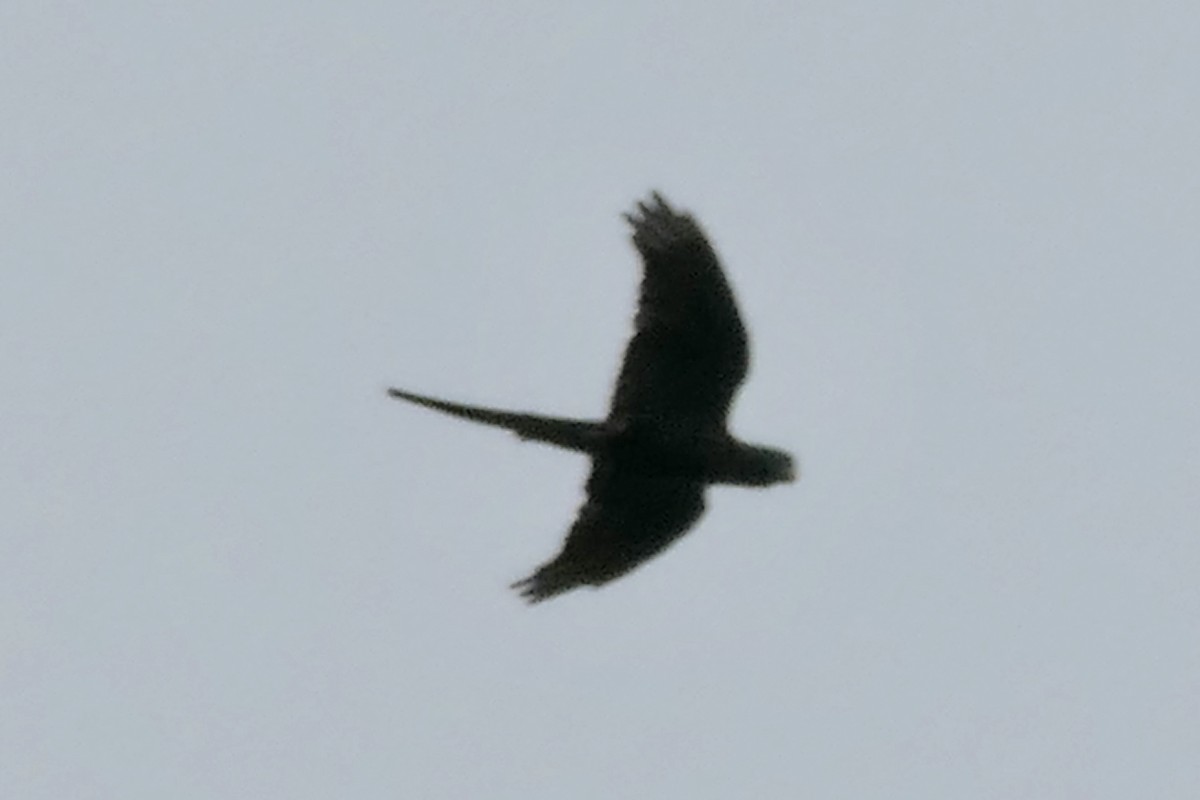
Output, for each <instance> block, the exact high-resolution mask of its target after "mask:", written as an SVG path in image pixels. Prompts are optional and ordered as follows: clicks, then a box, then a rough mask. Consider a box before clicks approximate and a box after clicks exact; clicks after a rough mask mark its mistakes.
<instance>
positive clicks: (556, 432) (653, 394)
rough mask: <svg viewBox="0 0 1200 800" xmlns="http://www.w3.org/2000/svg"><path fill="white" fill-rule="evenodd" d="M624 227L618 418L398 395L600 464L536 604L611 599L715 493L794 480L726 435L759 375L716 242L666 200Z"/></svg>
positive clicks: (532, 581)
mask: <svg viewBox="0 0 1200 800" xmlns="http://www.w3.org/2000/svg"><path fill="white" fill-rule="evenodd" d="M624 217H625V220H626V221H627V222H628V223H629V224H630V225H631V226H632V228H633V244H634V246H635V247H636V248H637V250H638V252H639V253H640V254H641V257H642V262H643V278H642V284H641V292H640V297H639V300H638V308H637V314H636V317H635V319H634V334H633V338H632V339H631V340H630V342H629V345H628V346H627V348H626V350H625V359H624V362H623V363H622V365H621V371H620V375H619V377H618V378H617V384H616V390H615V391H614V393H613V397H612V402H611V405H610V410H609V413H608V416H607V418H605V419H603V420H582V419H566V418H562V417H548V416H542V415H538V414H526V413H519V412H514V411H502V410H499V409H493V408H483V407H480V406H469V405H463V404H460V403H452V402H449V401H446V400H440V399H437V398H434V397H427V396H424V395H419V394H414V393H412V392H408V391H403V390H400V389H394V388H393V389H389V390H388V394H390V395H391V396H392V397H395V398H398V399H400V400H406V401H408V402H410V403H416V404H417V405H421V406H425V407H426V408H431V409H434V410H436V411H441V412H443V413H446V414H451V415H453V416H456V417H461V418H462V419H467V420H471V421H472V422H480V423H483V424H486V425H494V426H496V427H500V428H506V429H508V430H510V431H512V432H514V433H516V434H517V436H519V437H520V438H522V439H526V440H531V441H537V442H545V443H546V444H551V445H555V446H557V447H562V448H565V449H567V450H575V451H578V452H580V453H586V454H587V455H589V456H591V459H592V470H591V474H590V475H589V477H588V480H587V487H586V488H587V499H586V501H585V502H584V504H583V506H582V507H581V508H580V510H579V512H578V515H577V517H576V519H575V522H574V524H573V525H572V526H571V530H570V531H569V533H568V534H567V537H566V541H565V543H564V544H563V547H562V550H561V551H560V552H559V553H558V555H556V556H555V557H554V558H552V559H550V560H549V561H547V562H546V563H544V564H542V565H541V566H539V567H538V568H537V569H536V570H534V571H533V573H532V574H530V575H529V576H528V577H526V578H523V579H521V580H519V581H517V582H516V583H514V584H513V585H512V588H514V589H517V590H519V591H520V593H521V594H522V595H523V596H524V597H525V598H526V599H527V600H528V601H529V602H531V603H536V602H540V601H542V600H546V599H548V598H551V597H554V596H555V595H558V594H561V593H563V592H566V591H569V590H571V589H575V588H578V587H581V586H592V587H598V586H601V585H603V584H606V583H608V582H609V581H612V580H614V579H616V578H619V577H621V576H622V575H625V574H626V573H628V572H629V571H630V570H632V569H634V568H635V567H637V566H639V565H640V564H643V563H645V562H646V561H648V560H649V559H651V558H653V557H654V556H656V555H658V554H659V553H661V552H662V551H663V550H664V549H666V548H667V547H668V546H669V545H670V544H672V543H673V542H675V541H676V540H677V539H679V537H680V536H682V535H683V534H684V533H686V532H687V531H688V529H689V528H691V527H692V525H693V524H695V522H696V520H698V519H699V518H700V515H701V514H702V513H703V512H704V491H705V489H706V488H707V487H708V486H709V485H710V484H731V485H735V486H752V487H765V486H770V485H772V484H776V483H781V482H790V481H793V480H795V467H794V464H793V461H792V457H791V455H789V454H788V453H786V452H784V451H783V450H778V449H775V448H772V447H764V446H761V445H751V444H746V443H744V442H741V441H738V440H737V439H735V438H734V437H733V435H732V434H730V433H729V430H728V428H727V419H728V416H729V410H730V406H731V404H732V402H733V396H734V394H735V393H736V392H737V389H738V387H739V386H740V385H741V383H742V381H743V380H744V379H745V377H746V372H747V369H748V367H749V345H748V341H747V336H746V329H745V327H744V326H743V324H742V321H741V317H740V316H739V314H738V309H737V304H736V302H735V301H734V297H733V292H732V291H731V290H730V288H729V284H728V282H727V281H726V279H725V276H724V274H723V272H722V270H721V264H720V261H719V260H718V259H717V255H716V253H715V252H714V251H713V248H712V246H711V245H710V244H709V243H708V240H707V239H706V238H705V235H704V232H703V231H702V230H701V228H700V226H699V225H698V224H697V223H696V220H695V219H693V218H692V217H691V216H690V215H689V214H685V213H681V212H679V211H676V210H675V209H673V208H672V207H671V206H670V205H668V203H667V201H666V200H664V199H663V197H662V196H661V195H660V194H658V193H657V192H655V193H653V194H652V195H651V198H650V200H649V201H648V202H641V203H638V204H637V209H636V211H635V212H634V213H632V214H625V215H624Z"/></svg>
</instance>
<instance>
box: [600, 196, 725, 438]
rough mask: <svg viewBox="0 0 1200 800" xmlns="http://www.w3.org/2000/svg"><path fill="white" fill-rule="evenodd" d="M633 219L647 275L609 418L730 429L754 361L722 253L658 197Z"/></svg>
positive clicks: (690, 221)
mask: <svg viewBox="0 0 1200 800" xmlns="http://www.w3.org/2000/svg"><path fill="white" fill-rule="evenodd" d="M625 219H626V220H628V221H629V223H630V224H631V225H632V226H633V243H634V245H635V246H636V247H637V249H638V252H639V253H641V255H642V261H643V262H644V276H643V278H642V288H641V297H640V298H639V301H638V310H637V317H636V319H635V320H634V335H633V339H632V340H630V342H629V346H628V347H627V348H626V350H625V361H624V363H623V364H622V366H621V374H620V377H619V378H618V379H617V387H616V391H615V393H614V395H613V400H612V408H611V409H610V411H609V420H610V421H618V420H630V419H636V418H639V417H643V418H651V419H655V420H657V421H659V422H663V421H666V420H673V421H677V422H678V423H680V424H683V425H688V426H690V427H700V428H713V427H717V428H722V429H723V428H724V425H725V417H726V415H727V414H728V412H729V406H730V404H731V402H732V401H733V394H734V392H735V391H737V387H738V385H739V384H740V383H741V382H742V380H743V379H744V378H745V377H746V370H747V366H748V363H749V355H748V345H747V341H746V329H745V328H744V327H743V326H742V321H741V318H740V317H739V316H738V310H737V304H736V303H735V302H734V299H733V292H732V291H731V290H730V288H729V284H728V283H727V282H726V280H725V276H724V274H722V272H721V264H720V262H719V261H718V260H717V254H716V253H715V252H713V249H712V247H711V246H710V245H709V243H708V241H707V240H706V239H705V238H704V232H703V231H701V230H700V226H699V225H697V224H696V221H695V220H694V219H692V217H691V216H689V215H687V214H680V213H678V212H676V211H675V210H674V209H672V208H671V207H670V206H668V205H667V203H666V201H665V200H663V198H662V197H661V196H660V195H659V194H658V193H655V194H654V195H653V196H652V202H651V203H649V204H647V203H638V208H637V213H635V214H627V215H625Z"/></svg>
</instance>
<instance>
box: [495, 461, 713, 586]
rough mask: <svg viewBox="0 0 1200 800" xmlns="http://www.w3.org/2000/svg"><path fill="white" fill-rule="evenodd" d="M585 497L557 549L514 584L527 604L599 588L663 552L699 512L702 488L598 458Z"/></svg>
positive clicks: (702, 496)
mask: <svg viewBox="0 0 1200 800" xmlns="http://www.w3.org/2000/svg"><path fill="white" fill-rule="evenodd" d="M587 492H588V499H587V501H586V502H585V503H584V504H583V508H581V509H580V510H579V516H578V517H577V518H576V520H575V524H574V525H572V526H571V531H570V533H568V534H567V540H566V543H565V544H564V545H563V548H562V551H561V552H560V553H559V554H558V555H557V556H555V557H554V558H553V559H551V560H550V561H547V562H546V563H545V564H542V565H541V566H540V567H538V569H537V570H536V571H535V572H534V573H533V574H532V575H530V576H529V577H528V578H525V579H523V580H520V581H517V582H516V583H514V584H513V588H514V589H520V590H521V594H522V595H524V597H525V598H526V599H528V600H529V602H531V603H537V602H540V601H542V600H546V599H547V598H550V597H553V596H554V595H556V594H561V593H562V592H566V591H569V590H571V589H574V588H577V587H579V586H600V585H601V584H604V583H608V582H609V581H611V580H614V579H615V578H619V577H621V576H622V575H624V574H625V573H627V572H629V571H630V570H631V569H633V568H634V567H636V566H638V565H639V564H642V563H644V562H646V561H648V560H649V559H651V558H653V557H654V556H656V555H658V554H659V553H660V552H662V551H663V550H664V549H665V548H666V547H667V545H669V544H671V543H672V542H674V541H675V540H676V539H678V538H679V537H680V536H682V535H683V534H684V533H686V532H687V530H688V528H690V527H691V526H692V525H693V524H694V523H695V522H696V520H697V519H699V518H700V515H701V514H702V513H704V486H703V484H699V483H693V482H690V481H685V480H680V479H679V478H672V477H664V476H657V475H649V474H645V473H639V472H630V471H628V470H624V469H620V468H618V467H616V466H615V465H614V464H613V462H612V461H611V460H609V459H597V460H596V463H595V465H594V466H593V468H592V474H591V476H590V477H589V478H588V485H587Z"/></svg>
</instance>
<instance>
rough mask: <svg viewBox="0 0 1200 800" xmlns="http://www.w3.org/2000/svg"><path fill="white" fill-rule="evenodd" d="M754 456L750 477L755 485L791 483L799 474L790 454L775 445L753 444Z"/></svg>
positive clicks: (750, 461)
mask: <svg viewBox="0 0 1200 800" xmlns="http://www.w3.org/2000/svg"><path fill="white" fill-rule="evenodd" d="M751 450H753V452H754V457H753V458H752V459H750V460H749V463H750V464H753V467H752V469H751V473H752V474H751V475H749V476H747V477H750V478H751V479H752V481H753V485H755V486H771V485H772V484H776V483H791V482H792V481H794V480H796V478H797V477H798V476H799V471H798V470H797V469H796V461H795V459H793V458H792V454H791V453H788V452H786V451H784V450H780V449H778V448H776V447H765V446H763V445H753V446H752V447H751Z"/></svg>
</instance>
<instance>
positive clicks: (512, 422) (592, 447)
mask: <svg viewBox="0 0 1200 800" xmlns="http://www.w3.org/2000/svg"><path fill="white" fill-rule="evenodd" d="M388 394H389V395H390V396H392V397H395V398H397V399H398V400H407V401H408V402H410V403H416V404H417V405H419V406H425V407H426V408H432V409H434V410H435V411H441V412H442V413H444V414H450V415H452V416H455V417H461V418H463V419H468V420H471V421H472V422H482V423H483V424H485V425H494V426H496V427H498V428H507V429H508V430H510V431H512V432H513V433H515V434H516V435H517V436H519V437H521V438H522V439H527V440H531V441H536V442H545V443H546V444H552V445H555V446H557V447H564V448H566V449H568V450H578V451H580V452H583V453H594V452H595V451H596V449H597V447H599V445H600V441H601V439H602V436H603V431H604V425H603V423H601V422H593V421H591V420H585V419H564V418H561V417H541V416H537V415H534V414H520V413H517V412H515V411H500V410H498V409H495V408H481V407H479V406H465V405H462V404H460V403H451V402H448V401H446V400H439V399H437V398H436V397H425V396H424V395H419V394H413V393H412V392H405V391H402V390H400V389H388Z"/></svg>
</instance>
